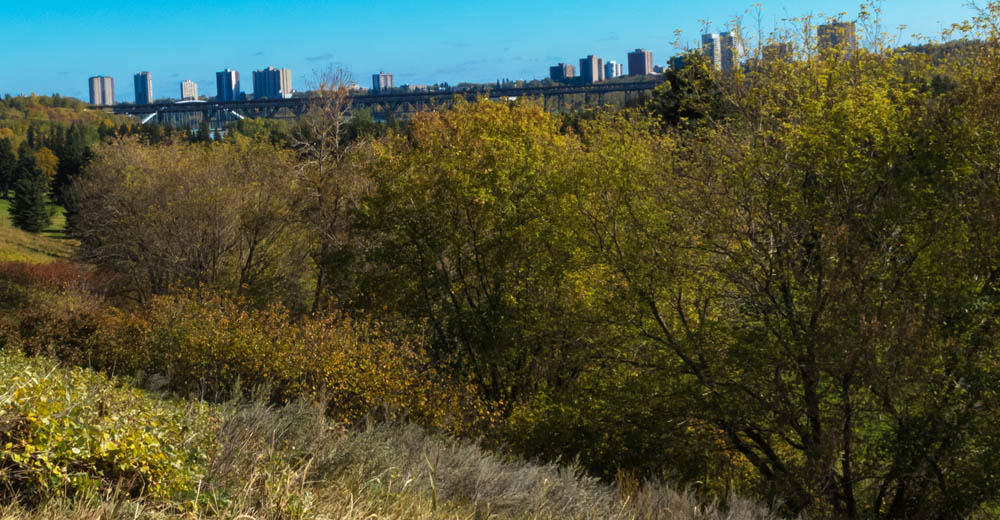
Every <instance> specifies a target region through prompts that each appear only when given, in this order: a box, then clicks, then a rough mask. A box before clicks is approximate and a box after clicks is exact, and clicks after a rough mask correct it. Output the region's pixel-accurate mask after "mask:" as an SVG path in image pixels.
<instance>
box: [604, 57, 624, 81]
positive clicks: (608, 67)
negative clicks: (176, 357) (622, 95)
mask: <svg viewBox="0 0 1000 520" xmlns="http://www.w3.org/2000/svg"><path fill="white" fill-rule="evenodd" d="M621 75H622V64H621V63H618V62H617V61H615V60H608V61H607V62H605V63H604V79H614V78H618V77H621Z"/></svg>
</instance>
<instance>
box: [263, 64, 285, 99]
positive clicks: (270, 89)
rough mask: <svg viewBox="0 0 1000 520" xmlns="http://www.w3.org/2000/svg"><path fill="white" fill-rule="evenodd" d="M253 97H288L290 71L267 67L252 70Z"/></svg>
mask: <svg viewBox="0 0 1000 520" xmlns="http://www.w3.org/2000/svg"><path fill="white" fill-rule="evenodd" d="M253 97H254V99H288V98H290V97H292V71H290V70H288V69H276V68H274V67H268V68H266V69H264V70H255V71H253Z"/></svg>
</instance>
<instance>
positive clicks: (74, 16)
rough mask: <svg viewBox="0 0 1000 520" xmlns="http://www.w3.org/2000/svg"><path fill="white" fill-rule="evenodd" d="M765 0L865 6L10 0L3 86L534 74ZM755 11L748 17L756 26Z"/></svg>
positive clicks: (796, 9)
mask: <svg viewBox="0 0 1000 520" xmlns="http://www.w3.org/2000/svg"><path fill="white" fill-rule="evenodd" d="M758 1H759V2H760V5H761V14H762V21H763V24H764V25H765V26H767V27H773V26H775V25H780V24H781V23H782V22H781V20H782V19H785V18H788V17H791V16H801V15H806V14H813V15H819V14H826V15H834V14H837V13H840V12H847V13H849V14H850V17H853V16H854V15H856V13H857V11H858V5H859V3H860V2H859V1H843V0H802V1H798V2H796V1H791V0H701V1H664V0H659V1H652V0H618V1H617V2H609V1H607V0H507V1H505V2H482V1H452V0H437V1H427V0H409V1H407V0H381V1H372V0H352V1H341V0H330V1H318V0H307V1H285V2H280V1H274V0H270V1H261V0H242V1H241V0H235V1H229V2H211V3H209V2H194V1H191V0H187V1H177V0H161V1H156V0H146V1H143V0H134V1H129V2H121V1H117V0H105V1H97V2H80V1H69V0H46V1H36V0H2V2H0V5H2V10H0V12H2V13H3V14H2V16H0V48H2V49H4V51H3V53H2V54H0V69H2V70H3V71H5V72H4V73H3V75H2V76H0V93H11V94H19V93H29V92H35V93H39V94H50V93H54V92H58V93H60V94H62V95H67V96H73V97H78V98H81V99H85V98H86V96H87V78H88V77H90V76H93V75H98V74H101V75H106V76H112V77H114V78H115V90H116V98H117V100H118V101H131V100H132V99H133V89H132V74H134V73H135V72H138V71H142V70H148V71H150V72H151V74H152V77H153V91H154V95H155V96H156V97H166V96H170V97H177V96H178V95H179V87H178V84H179V82H180V81H182V80H185V79H191V80H193V81H195V82H197V83H198V87H199V90H200V93H203V94H208V95H214V93H215V72H216V71H219V70H222V69H224V68H227V67H228V68H231V69H235V70H239V71H240V73H241V76H242V86H243V89H244V90H247V91H249V90H252V87H251V85H250V73H251V71H252V70H256V69H260V68H264V67H267V66H269V65H271V66H276V67H287V68H290V69H291V70H292V78H293V85H294V87H295V88H296V89H304V87H305V86H306V85H307V83H308V80H309V78H311V77H312V71H314V70H318V69H323V68H326V67H328V66H330V65H333V66H340V67H343V68H344V69H346V70H348V71H350V72H351V73H352V74H353V76H354V78H355V80H356V81H357V82H358V83H359V84H361V85H363V86H369V83H370V81H371V79H370V78H371V74H373V73H377V72H378V71H379V70H385V71H386V72H391V73H393V74H394V75H395V81H396V84H397V85H400V84H403V83H424V84H427V83H437V82H442V81H447V82H449V83H452V84H454V83H458V82H460V81H475V82H485V81H495V80H497V79H498V78H511V79H532V78H542V77H545V76H546V75H547V74H548V67H549V65H552V64H555V63H557V62H559V61H564V62H567V63H576V61H577V60H578V59H579V58H581V57H583V56H586V55H588V54H595V55H597V56H600V57H603V58H605V59H614V60H617V61H619V62H625V60H626V53H628V52H629V51H630V50H633V49H635V48H637V47H643V48H647V49H649V50H651V51H653V58H654V61H655V62H656V63H657V64H663V63H665V62H666V60H667V59H668V58H669V57H670V56H671V55H673V54H674V53H676V49H675V47H674V46H673V44H672V42H673V41H674V40H675V37H674V31H675V30H680V31H682V40H683V42H685V43H689V44H692V43H693V42H694V41H695V40H696V38H697V37H698V35H699V34H700V32H701V29H702V27H703V21H710V22H711V23H712V28H713V29H716V30H718V29H725V28H726V25H727V22H728V21H729V20H731V19H732V18H733V17H734V16H738V15H741V14H742V13H744V12H745V11H746V10H747V9H748V8H750V7H751V6H752V5H753V4H754V3H757V2H758ZM966 3H967V0H887V1H886V2H883V4H882V8H883V12H884V16H883V19H884V21H885V26H886V27H891V28H894V27H896V26H898V25H900V24H905V25H907V29H906V30H905V31H904V35H906V36H907V38H908V35H910V34H912V33H922V34H936V33H937V32H939V31H940V29H941V28H942V27H944V26H945V25H947V24H948V23H951V22H954V21H959V20H962V19H965V18H968V17H969V15H970V13H971V12H970V11H969V9H968V8H967V7H965V4H966ZM747 23H752V24H756V22H755V21H752V20H750V18H749V17H745V18H744V25H746V24H747Z"/></svg>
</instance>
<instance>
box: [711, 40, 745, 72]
mask: <svg viewBox="0 0 1000 520" xmlns="http://www.w3.org/2000/svg"><path fill="white" fill-rule="evenodd" d="M701 51H702V53H704V54H705V56H706V57H707V58H708V61H709V62H710V63H711V64H712V67H714V68H715V70H721V71H723V72H731V71H733V70H735V69H736V67H738V66H739V65H740V64H741V63H742V62H743V58H744V55H745V54H746V53H745V51H744V48H743V39H742V38H740V35H739V33H737V32H735V31H730V32H724V33H717V34H715V33H713V34H703V35H702V36H701Z"/></svg>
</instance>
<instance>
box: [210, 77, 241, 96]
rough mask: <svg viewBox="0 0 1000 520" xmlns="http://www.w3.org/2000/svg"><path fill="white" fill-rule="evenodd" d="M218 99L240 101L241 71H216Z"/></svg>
mask: <svg viewBox="0 0 1000 520" xmlns="http://www.w3.org/2000/svg"><path fill="white" fill-rule="evenodd" d="M215 89H216V95H215V99H216V101H239V99H240V73H239V72H238V71H235V70H229V69H226V70H224V71H222V72H216V73H215Z"/></svg>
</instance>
